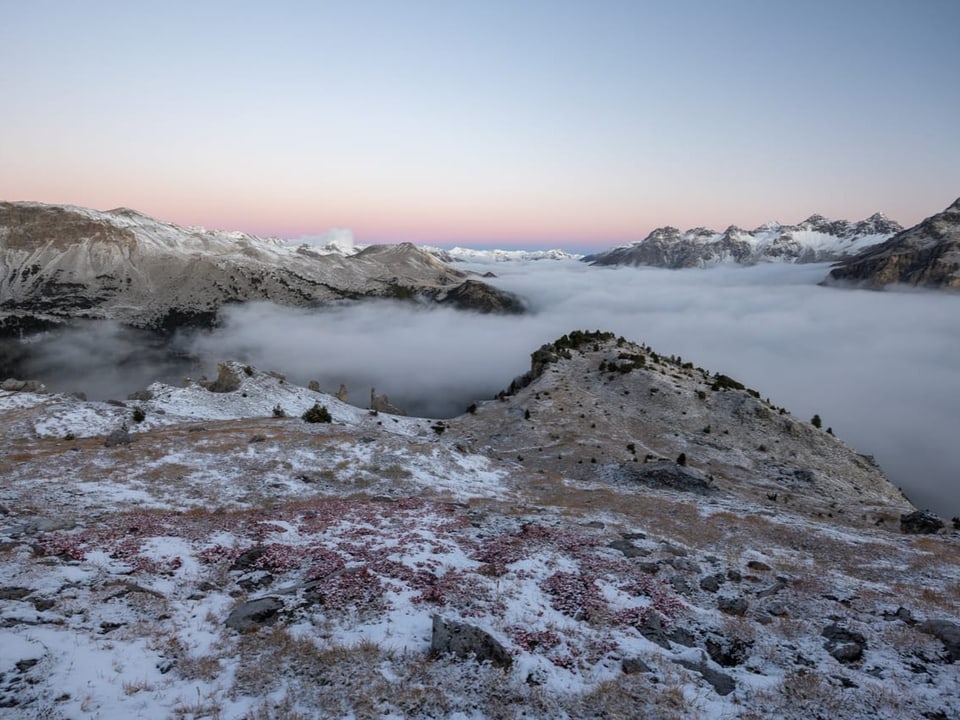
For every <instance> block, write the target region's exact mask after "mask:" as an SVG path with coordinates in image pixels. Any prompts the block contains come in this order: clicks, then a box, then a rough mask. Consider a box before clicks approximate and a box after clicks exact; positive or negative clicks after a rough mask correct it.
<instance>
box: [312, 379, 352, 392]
mask: <svg viewBox="0 0 960 720" xmlns="http://www.w3.org/2000/svg"><path fill="white" fill-rule="evenodd" d="M340 387H343V386H342V385H341V386H340ZM307 390H312V391H313V392H320V382H319V381H318V380H311V381H310V382H308V383H307Z"/></svg>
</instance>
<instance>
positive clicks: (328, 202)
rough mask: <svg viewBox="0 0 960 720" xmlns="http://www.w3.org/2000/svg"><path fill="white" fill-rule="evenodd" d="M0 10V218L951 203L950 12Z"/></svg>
mask: <svg viewBox="0 0 960 720" xmlns="http://www.w3.org/2000/svg"><path fill="white" fill-rule="evenodd" d="M0 7H2V10H3V13H2V22H0V69H2V72H0V97H2V98H3V103H2V111H0V199H5V200H38V201H43V202H56V203H70V204H75V205H84V206H89V207H96V208H99V209H109V208H113V207H118V206H128V207H133V208H136V209H138V210H142V211H143V212H146V213H149V214H151V215H154V216H156V217H159V218H161V219H164V220H170V221H173V222H177V223H180V224H186V225H205V226H208V227H216V228H223V229H239V230H245V231H248V232H253V233H258V234H261V235H279V236H285V237H297V236H301V235H308V234H317V233H320V232H323V231H324V230H326V229H328V228H330V227H346V228H351V229H353V231H354V232H355V234H356V237H357V239H358V241H360V242H380V241H396V240H413V241H416V242H430V243H438V244H448V243H449V244H454V243H457V244H474V245H480V244H492V245H500V246H506V245H527V246H533V245H551V246H554V245H556V246H565V247H574V248H586V247H589V246H591V245H593V246H597V245H599V246H607V245H612V244H616V243H620V242H627V241H632V240H638V239H640V238H642V237H644V236H645V235H646V234H647V233H648V232H649V231H650V230H651V229H653V228H654V227H656V226H659V225H666V224H670V225H676V226H680V227H683V228H687V227H693V226H697V225H707V226H711V227H716V228H720V229H722V228H724V227H726V226H727V225H730V224H737V225H740V226H744V227H755V226H756V225H759V224H761V223H763V222H766V221H769V220H780V221H781V222H785V223H787V222H797V221H799V220H802V219H803V218H805V217H807V216H808V215H810V214H812V213H814V212H819V213H822V214H824V215H827V216H828V217H833V218H845V219H861V218H863V217H865V216H867V215H869V214H871V213H873V212H876V211H881V212H884V213H885V214H887V215H888V216H890V217H892V218H894V219H896V220H899V221H900V222H901V223H903V224H905V225H909V224H913V223H915V222H917V221H918V220H920V219H921V218H923V217H924V216H927V215H930V214H932V213H934V212H938V211H940V210H942V209H943V208H944V207H946V206H947V205H948V204H950V203H951V202H952V201H953V200H954V199H956V197H957V196H958V195H960V132H958V128H960V85H958V80H957V72H958V70H960V42H957V35H956V33H957V28H958V27H960V2H958V1H957V0H904V1H902V2H901V1H898V0H862V1H861V0H831V1H826V0H805V1H804V2H796V0H790V1H788V0H662V1H656V0H632V1H627V2H619V1H615V0H595V1H593V2H587V1H586V0H584V1H582V2H568V1H565V0H548V1H544V2H539V1H535V0H511V1H509V2H500V1H499V0H483V2H466V1H459V0H446V1H437V2H423V1H420V0H405V1H402V2H401V1H400V0H394V1H392V2H373V1H369V2H368V1H364V0H357V1H356V2H349V3H347V2H342V1H338V2H321V1H319V0H318V1H315V2H272V3H264V2H242V1H239V0H231V1H230V2H219V1H216V2H214V1H202V0H193V1H192V2H180V1H174V0H167V1H166V2H163V3H140V2H130V1H129V0H122V1H117V2H109V1H106V0H88V1H86V2H75V1H74V0H60V1H57V0H31V2H29V3H27V2H12V1H10V0H6V1H5V2H3V3H2V6H0Z"/></svg>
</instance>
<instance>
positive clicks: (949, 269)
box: [822, 198, 960, 292]
mask: <svg viewBox="0 0 960 720" xmlns="http://www.w3.org/2000/svg"><path fill="white" fill-rule="evenodd" d="M822 284H824V285H838V286H852V287H861V288H867V289H870V290H882V289H883V288H885V287H887V286H888V285H898V284H899V285H912V286H914V287H923V288H934V289H939V290H948V291H952V292H958V291H960V198H958V199H957V200H956V201H955V202H954V203H953V204H952V205H951V206H950V207H948V208H947V209H946V210H944V211H943V212H942V213H938V214H937V215H933V216H931V217H928V218H927V219H926V220H924V221H923V222H921V223H920V224H919V225H915V226H914V227H912V228H910V229H908V230H904V231H903V232H900V233H897V234H896V235H894V236H893V237H892V238H890V239H889V240H887V241H886V242H884V243H882V244H880V245H876V246H873V247H870V248H867V249H866V250H864V251H863V252H861V253H859V254H857V255H854V256H852V257H850V258H847V259H845V260H843V261H841V262H840V263H838V264H837V265H836V266H835V267H834V268H833V269H832V270H831V271H830V274H829V275H828V276H827V277H826V279H825V280H824V281H823V283H822Z"/></svg>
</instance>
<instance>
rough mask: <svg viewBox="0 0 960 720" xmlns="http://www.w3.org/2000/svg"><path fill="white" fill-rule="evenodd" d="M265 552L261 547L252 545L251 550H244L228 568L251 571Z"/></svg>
mask: <svg viewBox="0 0 960 720" xmlns="http://www.w3.org/2000/svg"><path fill="white" fill-rule="evenodd" d="M266 552H267V549H266V548H265V547H264V546H263V545H254V546H253V547H252V548H250V549H248V550H244V551H243V552H242V553H240V554H239V555H238V556H237V559H236V560H234V561H233V565H231V566H230V570H232V571H236V570H240V571H246V570H251V569H253V564H254V563H255V562H256V561H257V560H259V559H260V558H261V557H263V554H264V553H266Z"/></svg>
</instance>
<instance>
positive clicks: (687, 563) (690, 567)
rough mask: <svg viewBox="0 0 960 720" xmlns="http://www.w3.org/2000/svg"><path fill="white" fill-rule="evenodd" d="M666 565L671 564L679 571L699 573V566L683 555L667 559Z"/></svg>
mask: <svg viewBox="0 0 960 720" xmlns="http://www.w3.org/2000/svg"><path fill="white" fill-rule="evenodd" d="M667 564H668V565H672V566H673V569H674V570H679V571H680V572H689V573H699V572H700V566H699V565H698V564H697V563H695V562H694V561H693V560H690V559H689V558H684V557H675V558H671V559H670V560H668V561H667Z"/></svg>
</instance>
